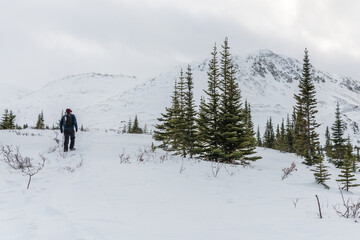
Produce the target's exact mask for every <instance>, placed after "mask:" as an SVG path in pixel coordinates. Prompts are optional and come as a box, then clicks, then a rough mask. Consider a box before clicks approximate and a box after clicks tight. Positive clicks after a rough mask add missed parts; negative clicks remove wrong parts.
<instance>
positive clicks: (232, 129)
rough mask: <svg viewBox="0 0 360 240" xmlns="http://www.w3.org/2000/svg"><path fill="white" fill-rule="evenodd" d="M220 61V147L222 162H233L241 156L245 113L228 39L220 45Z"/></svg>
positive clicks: (243, 141) (242, 153)
mask: <svg viewBox="0 0 360 240" xmlns="http://www.w3.org/2000/svg"><path fill="white" fill-rule="evenodd" d="M222 48H223V51H222V52H221V61H220V89H221V93H222V94H221V106H220V108H219V110H220V122H221V125H220V128H219V133H220V134H219V135H220V149H221V150H222V152H221V155H222V156H221V161H222V162H229V163H231V162H234V161H235V160H236V159H240V158H242V157H243V155H244V152H243V151H242V150H243V148H244V147H245V146H244V144H245V143H246V139H245V135H246V134H245V128H246V126H245V122H244V120H245V116H244V115H245V113H244V110H243V109H242V103H241V94H240V89H239V86H238V84H237V83H236V82H235V80H236V78H235V69H234V66H233V64H232V62H231V55H230V51H229V49H230V47H229V44H228V39H227V38H226V39H225V41H224V45H222Z"/></svg>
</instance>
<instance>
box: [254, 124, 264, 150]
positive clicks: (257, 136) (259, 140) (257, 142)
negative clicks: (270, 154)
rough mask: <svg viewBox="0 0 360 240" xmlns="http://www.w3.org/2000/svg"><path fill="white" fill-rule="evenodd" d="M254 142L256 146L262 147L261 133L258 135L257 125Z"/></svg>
mask: <svg viewBox="0 0 360 240" xmlns="http://www.w3.org/2000/svg"><path fill="white" fill-rule="evenodd" d="M256 144H257V146H258V147H262V145H263V144H262V141H261V135H260V127H259V126H258V128H257V132H256Z"/></svg>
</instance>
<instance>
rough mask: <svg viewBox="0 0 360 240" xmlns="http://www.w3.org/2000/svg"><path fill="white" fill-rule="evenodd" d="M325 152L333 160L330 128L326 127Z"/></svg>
mask: <svg viewBox="0 0 360 240" xmlns="http://www.w3.org/2000/svg"><path fill="white" fill-rule="evenodd" d="M325 152H326V156H327V157H329V158H331V153H332V143H331V136H330V131H329V127H328V126H327V127H326V131H325Z"/></svg>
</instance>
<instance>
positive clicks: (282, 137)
mask: <svg viewBox="0 0 360 240" xmlns="http://www.w3.org/2000/svg"><path fill="white" fill-rule="evenodd" d="M275 149H277V150H280V151H281V152H288V151H289V146H288V143H287V138H286V132H285V125H284V119H282V122H281V128H279V125H277V129H276V139H275Z"/></svg>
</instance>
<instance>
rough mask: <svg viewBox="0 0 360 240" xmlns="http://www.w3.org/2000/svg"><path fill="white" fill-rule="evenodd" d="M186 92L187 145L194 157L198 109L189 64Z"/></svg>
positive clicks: (188, 151) (189, 152) (187, 149)
mask: <svg viewBox="0 0 360 240" xmlns="http://www.w3.org/2000/svg"><path fill="white" fill-rule="evenodd" d="M185 80H186V81H185V89H186V91H185V93H184V102H185V105H184V117H185V126H184V128H185V132H184V133H185V142H184V143H185V147H186V152H187V153H188V154H189V155H190V157H192V156H193V155H194V153H195V147H196V144H195V142H196V131H197V129H196V125H195V119H196V111H195V103H194V94H193V88H194V83H193V77H192V72H191V67H190V65H188V68H187V71H186V76H185Z"/></svg>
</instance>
